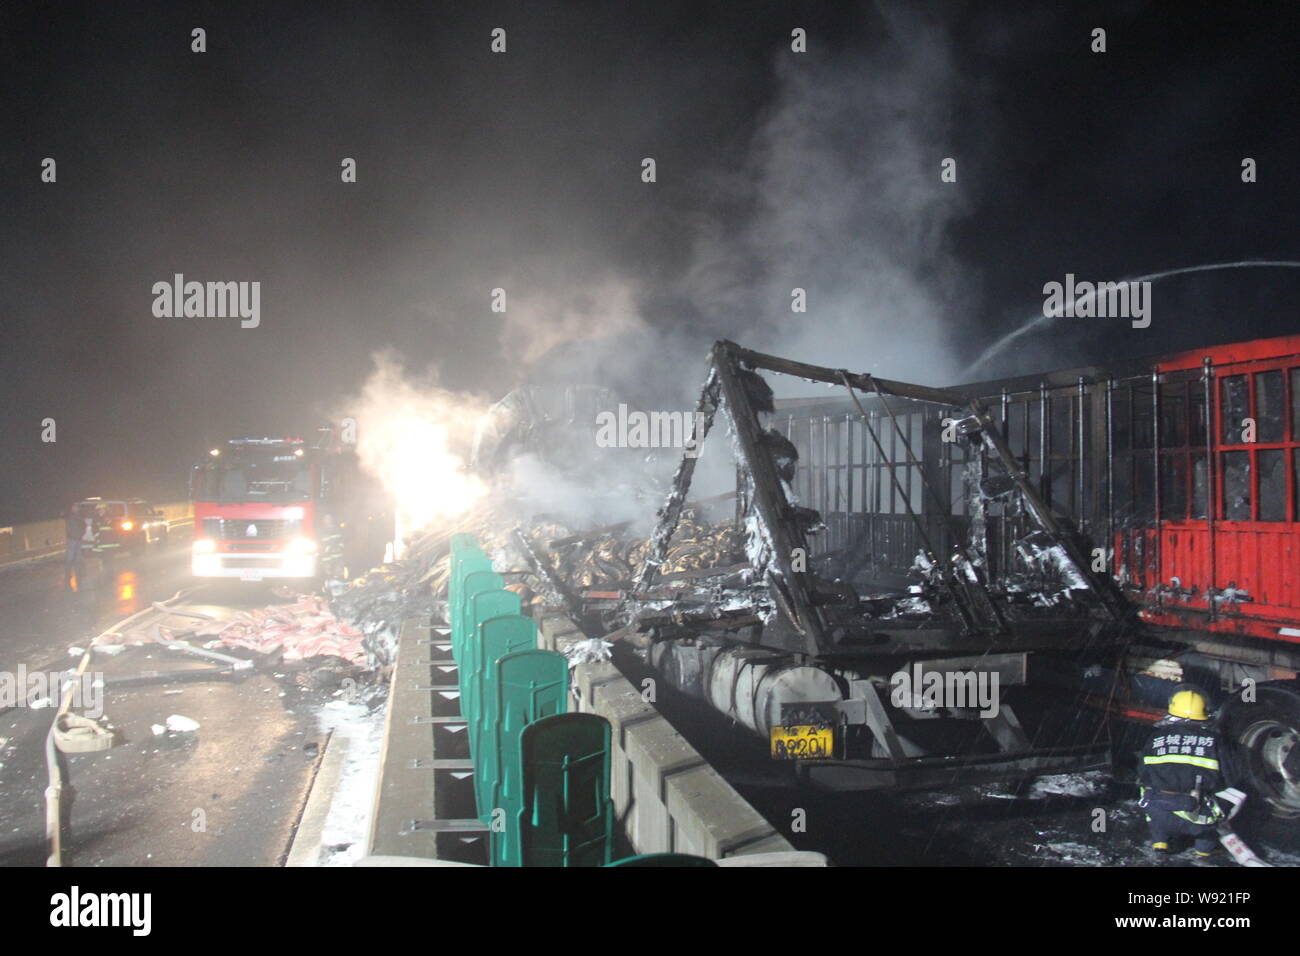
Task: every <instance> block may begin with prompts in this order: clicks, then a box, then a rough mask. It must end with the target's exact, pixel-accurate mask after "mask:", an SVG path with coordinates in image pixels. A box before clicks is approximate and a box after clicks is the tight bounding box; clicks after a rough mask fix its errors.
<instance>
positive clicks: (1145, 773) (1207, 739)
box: [1138, 717, 1226, 795]
mask: <svg viewBox="0 0 1300 956" xmlns="http://www.w3.org/2000/svg"><path fill="white" fill-rule="evenodd" d="M1221 759H1222V758H1221V755H1220V747H1219V734H1218V730H1217V728H1215V727H1214V726H1213V725H1212V724H1211V722H1210V721H1206V720H1184V719H1182V718H1179V717H1166V718H1165V719H1164V720H1162V721H1160V722H1159V723H1157V724H1156V725H1155V727H1154V728H1153V729H1152V731H1151V734H1150V736H1149V737H1148V738H1147V744H1146V746H1145V747H1144V748H1143V750H1142V763H1141V766H1140V768H1139V770H1138V778H1139V779H1140V780H1141V782H1142V784H1143V785H1144V786H1146V787H1149V788H1151V789H1154V790H1163V791H1166V792H1170V793H1188V794H1190V793H1192V792H1193V791H1197V792H1198V793H1199V794H1202V795H1205V794H1212V793H1215V792H1217V791H1219V790H1222V789H1223V788H1224V786H1226V784H1225V782H1224V779H1225V773H1224V770H1225V768H1223V767H1222V766H1221V765H1220V760H1221ZM1198 778H1199V781H1200V783H1199V786H1198V785H1197V781H1198Z"/></svg>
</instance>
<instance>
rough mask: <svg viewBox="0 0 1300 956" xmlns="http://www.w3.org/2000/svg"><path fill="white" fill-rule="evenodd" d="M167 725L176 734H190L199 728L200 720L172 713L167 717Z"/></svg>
mask: <svg viewBox="0 0 1300 956" xmlns="http://www.w3.org/2000/svg"><path fill="white" fill-rule="evenodd" d="M166 727H167V729H168V730H169V731H171V732H172V733H174V734H189V733H193V732H194V731H196V730H198V729H199V722H198V721H197V720H195V719H194V718H192V717H186V716H184V715H183V714H172V715H171V716H169V717H168V718H167V724H166Z"/></svg>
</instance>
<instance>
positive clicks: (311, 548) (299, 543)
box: [284, 538, 316, 554]
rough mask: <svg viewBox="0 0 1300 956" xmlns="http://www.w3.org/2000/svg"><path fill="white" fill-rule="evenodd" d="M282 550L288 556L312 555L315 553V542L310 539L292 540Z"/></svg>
mask: <svg viewBox="0 0 1300 956" xmlns="http://www.w3.org/2000/svg"><path fill="white" fill-rule="evenodd" d="M284 550H285V551H287V552H288V553H289V554H312V553H314V552H315V551H316V542H315V541H313V540H312V539H311V538H294V539H293V540H292V541H290V542H289V543H288V544H287V545H285V548H284Z"/></svg>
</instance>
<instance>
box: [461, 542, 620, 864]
mask: <svg viewBox="0 0 1300 956" xmlns="http://www.w3.org/2000/svg"><path fill="white" fill-rule="evenodd" d="M503 583H504V581H503V579H502V577H501V575H499V574H497V573H496V572H495V571H494V570H493V569H492V562H491V559H490V558H488V556H487V555H486V554H485V553H484V552H483V551H482V549H480V548H479V547H478V545H477V542H476V541H475V539H474V537H473V536H472V535H462V534H458V535H453V536H452V539H451V575H450V578H449V580H448V586H447V616H448V618H449V621H450V624H451V646H452V656H453V658H454V659H455V661H456V665H457V669H458V672H457V686H458V687H459V689H460V704H461V716H462V717H464V719H465V721H466V723H467V725H468V733H469V744H470V756H471V758H472V760H473V763H474V796H475V804H476V809H477V811H478V815H479V819H480V820H482V821H483V822H484V823H487V824H489V825H490V832H491V840H492V848H491V862H492V864H493V865H494V866H600V865H603V864H606V863H609V862H610V858H611V854H612V850H613V826H614V812H613V802H612V801H611V799H610V793H609V765H610V753H609V747H610V727H609V723H608V721H606V720H605V719H604V718H603V717H598V716H595V715H593V714H566V713H564V710H565V707H566V704H567V700H568V679H569V676H568V661H567V660H565V658H564V656H563V655H562V654H557V653H555V652H553V651H544V650H539V649H538V648H537V624H536V622H535V621H534V620H533V619H532V618H530V617H526V616H524V615H523V614H521V613H520V602H519V596H518V595H517V594H515V593H514V592H512V591H508V590H506V589H504V588H503V587H502V585H503Z"/></svg>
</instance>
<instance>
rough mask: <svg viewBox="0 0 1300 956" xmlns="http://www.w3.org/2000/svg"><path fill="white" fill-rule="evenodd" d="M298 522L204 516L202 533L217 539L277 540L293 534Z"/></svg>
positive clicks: (275, 519)
mask: <svg viewBox="0 0 1300 956" xmlns="http://www.w3.org/2000/svg"><path fill="white" fill-rule="evenodd" d="M298 524H299V523H298V522H297V521H289V520H285V519H280V518H256V519H247V518H244V519H238V518H204V519H203V533H204V534H205V535H207V536H208V537H209V538H216V539H217V540H219V541H257V540H259V539H260V540H267V541H278V540H283V539H284V538H288V537H291V536H293V535H294V534H295V533H296V532H297V530H298Z"/></svg>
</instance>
